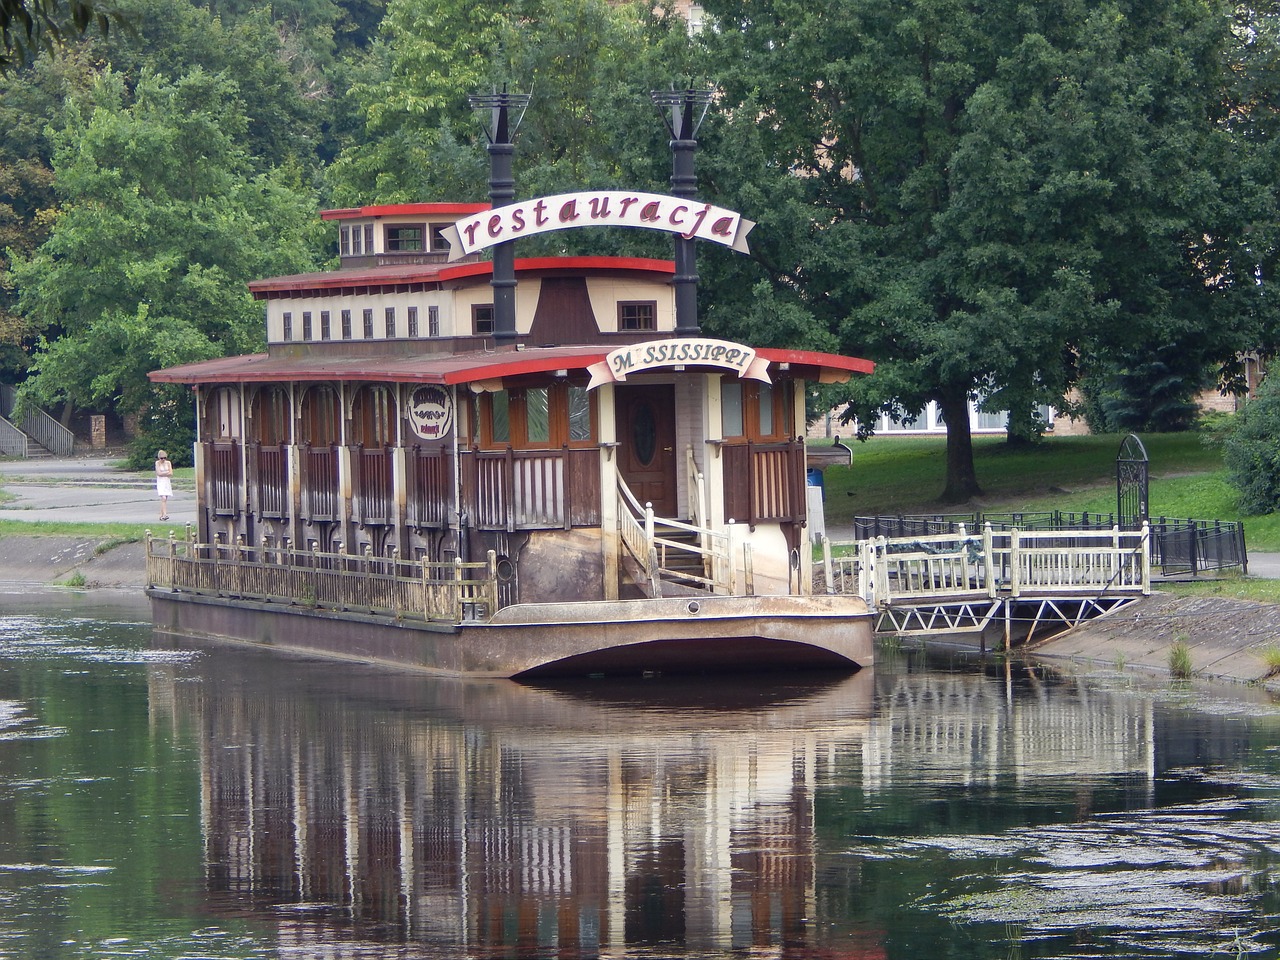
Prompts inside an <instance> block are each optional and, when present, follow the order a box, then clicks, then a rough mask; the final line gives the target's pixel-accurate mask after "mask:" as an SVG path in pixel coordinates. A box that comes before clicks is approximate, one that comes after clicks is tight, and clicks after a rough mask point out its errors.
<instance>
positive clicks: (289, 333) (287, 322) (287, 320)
mask: <svg viewBox="0 0 1280 960" xmlns="http://www.w3.org/2000/svg"><path fill="white" fill-rule="evenodd" d="M283 320H284V336H283V337H282V339H284V340H292V339H293V314H292V313H290V312H289V311H288V310H286V311H285V313H284V317H283Z"/></svg>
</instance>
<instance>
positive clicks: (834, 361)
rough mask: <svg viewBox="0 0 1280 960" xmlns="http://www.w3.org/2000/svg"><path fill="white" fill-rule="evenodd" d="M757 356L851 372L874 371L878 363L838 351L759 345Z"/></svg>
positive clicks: (798, 364)
mask: <svg viewBox="0 0 1280 960" xmlns="http://www.w3.org/2000/svg"><path fill="white" fill-rule="evenodd" d="M756 356H758V357H764V358H765V359H766V360H768V361H769V362H770V363H793V364H795V365H796V366H803V367H831V368H832V369H835V370H848V371H850V372H851V373H874V372H875V369H876V365H875V363H874V362H873V361H871V360H863V359H862V358H861V357H846V356H843V355H841V354H838V353H819V352H817V351H815V350H780V349H777V348H775V347H757V348H756Z"/></svg>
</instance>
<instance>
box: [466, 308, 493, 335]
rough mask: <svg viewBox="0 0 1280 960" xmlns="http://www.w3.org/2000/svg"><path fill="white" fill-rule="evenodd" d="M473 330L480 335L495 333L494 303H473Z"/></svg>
mask: <svg viewBox="0 0 1280 960" xmlns="http://www.w3.org/2000/svg"><path fill="white" fill-rule="evenodd" d="M471 332H472V333H474V334H475V335H476V336H478V337H487V336H491V335H492V334H493V304H492V303H474V304H472V305H471Z"/></svg>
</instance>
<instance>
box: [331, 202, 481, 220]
mask: <svg viewBox="0 0 1280 960" xmlns="http://www.w3.org/2000/svg"><path fill="white" fill-rule="evenodd" d="M488 209H489V204H487V203H385V204H377V205H374V206H369V207H347V208H345V209H342V210H321V211H320V218H321V219H322V220H353V219H355V218H356V217H405V216H413V215H415V214H417V215H421V216H435V217H469V216H471V214H473V213H483V212H484V211H485V210H488Z"/></svg>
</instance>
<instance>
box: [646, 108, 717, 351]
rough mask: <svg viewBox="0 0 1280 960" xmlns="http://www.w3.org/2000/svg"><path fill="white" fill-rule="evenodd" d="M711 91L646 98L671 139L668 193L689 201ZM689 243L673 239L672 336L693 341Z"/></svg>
mask: <svg viewBox="0 0 1280 960" xmlns="http://www.w3.org/2000/svg"><path fill="white" fill-rule="evenodd" d="M712 95H713V91H712V90H709V89H708V90H695V89H693V87H692V86H691V87H689V88H687V89H685V90H654V91H653V92H652V93H651V94H650V96H651V97H652V98H653V105H654V106H655V107H657V108H658V113H659V115H660V116H661V117H662V122H663V123H664V124H665V125H666V127H667V132H668V133H669V134H670V135H671V193H672V195H673V196H676V197H680V198H682V199H686V200H693V199H695V198H696V197H697V194H698V177H697V174H695V173H694V171H693V154H694V151H696V150H697V149H698V140H697V136H698V128H699V127H700V126H702V121H703V119H704V118H705V117H706V115H707V110H708V109H709V108H710V106H711V98H712ZM694 243H695V241H694V240H693V239H686V238H684V237H682V236H680V235H679V234H677V235H676V241H675V245H676V274H675V281H674V283H675V294H676V331H675V332H676V336H677V337H696V336H697V335H698V334H699V333H700V332H701V328H700V327H699V325H698V262H697V256H698V255H697V249H696V248H695V246H694Z"/></svg>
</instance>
